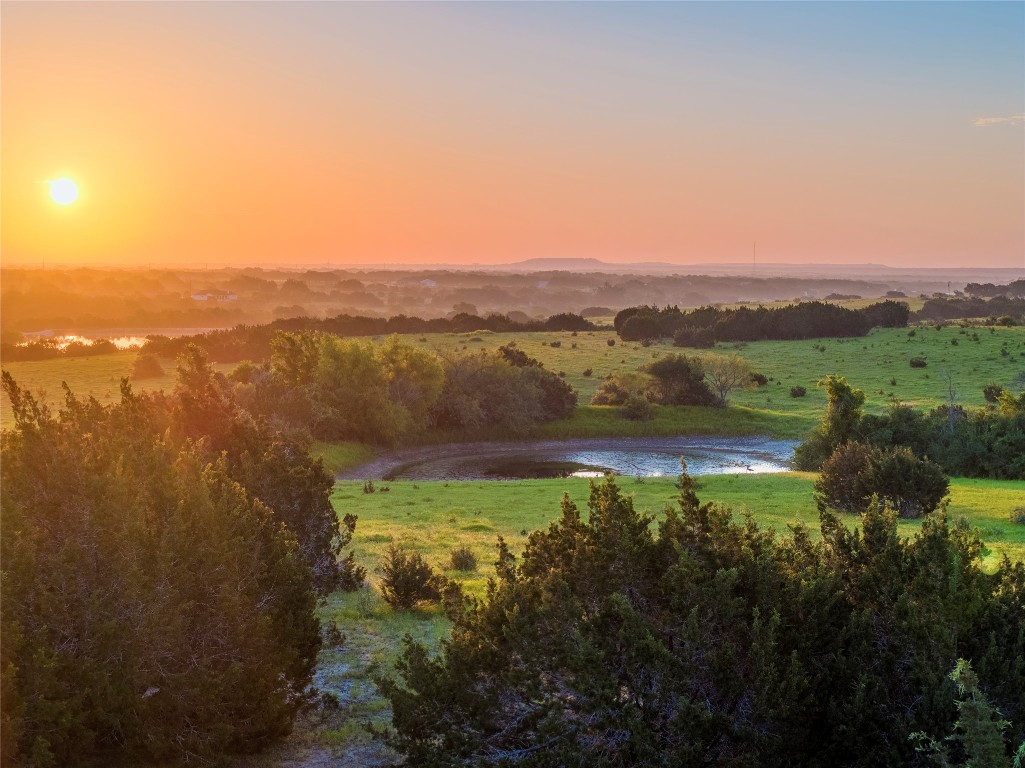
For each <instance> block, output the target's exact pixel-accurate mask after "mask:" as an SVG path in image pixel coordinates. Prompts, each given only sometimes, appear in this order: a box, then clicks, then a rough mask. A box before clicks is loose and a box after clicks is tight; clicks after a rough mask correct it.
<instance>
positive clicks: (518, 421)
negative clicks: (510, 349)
mask: <svg viewBox="0 0 1025 768" xmlns="http://www.w3.org/2000/svg"><path fill="white" fill-rule="evenodd" d="M442 365H443V366H444V368H445V383H444V386H443V387H442V392H441V396H440V397H439V398H438V402H437V404H436V405H435V408H434V413H433V418H434V423H435V425H436V426H439V427H444V428H456V429H463V430H469V431H476V430H480V429H483V428H485V427H488V426H501V427H504V428H505V429H507V430H509V431H510V432H514V433H516V432H523V431H525V430H526V429H527V428H529V427H530V425H531V424H533V423H535V422H536V421H539V420H540V419H541V418H542V416H543V410H542V406H541V403H540V392H539V391H538V389H537V388H536V387H534V386H532V385H531V384H530V383H529V382H528V381H526V380H525V379H524V378H523V376H522V374H521V369H520V368H517V367H515V366H513V365H510V364H509V363H507V362H505V360H503V359H502V357H501V355H488V354H486V353H484V352H481V353H479V354H470V355H453V356H448V357H444V358H442Z"/></svg>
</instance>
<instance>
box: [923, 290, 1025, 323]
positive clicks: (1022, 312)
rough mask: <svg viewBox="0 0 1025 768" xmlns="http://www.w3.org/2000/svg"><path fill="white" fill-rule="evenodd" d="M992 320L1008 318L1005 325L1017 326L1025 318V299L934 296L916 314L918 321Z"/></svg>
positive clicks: (1012, 297) (1002, 296)
mask: <svg viewBox="0 0 1025 768" xmlns="http://www.w3.org/2000/svg"><path fill="white" fill-rule="evenodd" d="M968 317H982V318H991V319H992V320H993V321H994V322H995V321H997V320H999V319H1000V318H1008V320H1009V321H1010V322H1008V320H1005V321H1003V324H1010V325H1016V324H1018V323H1020V322H1021V321H1022V318H1023V317H1025V298H1021V297H1018V298H1015V297H1014V296H1006V295H997V296H994V297H992V298H989V299H986V298H982V296H933V297H932V298H931V299H926V301H925V303H924V304H923V305H922V308H921V309H920V310H918V311H917V312H916V313H915V318H916V319H918V320H956V319H958V318H968Z"/></svg>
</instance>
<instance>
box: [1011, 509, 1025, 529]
mask: <svg viewBox="0 0 1025 768" xmlns="http://www.w3.org/2000/svg"><path fill="white" fill-rule="evenodd" d="M1011 522H1012V523H1017V524H1018V525H1025V507H1015V508H1014V509H1012V510H1011Z"/></svg>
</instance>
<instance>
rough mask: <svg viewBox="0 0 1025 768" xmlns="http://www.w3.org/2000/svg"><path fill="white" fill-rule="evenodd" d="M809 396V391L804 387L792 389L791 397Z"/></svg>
mask: <svg viewBox="0 0 1025 768" xmlns="http://www.w3.org/2000/svg"><path fill="white" fill-rule="evenodd" d="M807 394H808V390H807V389H805V388H804V387H800V386H798V387H791V388H790V396H791V397H804V396H805V395H807Z"/></svg>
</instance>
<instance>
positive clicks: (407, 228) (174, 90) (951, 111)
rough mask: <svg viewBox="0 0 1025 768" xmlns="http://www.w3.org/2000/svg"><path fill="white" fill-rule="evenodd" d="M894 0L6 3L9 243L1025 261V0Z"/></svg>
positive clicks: (501, 258) (112, 250) (246, 256)
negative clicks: (812, 0)
mask: <svg viewBox="0 0 1025 768" xmlns="http://www.w3.org/2000/svg"><path fill="white" fill-rule="evenodd" d="M887 5H888V4H773V3H768V4H744V3H729V4H722V5H717V6H716V5H709V4H703V3H682V4H676V5H674V4H643V5H639V6H638V5H635V6H632V7H630V6H624V5H619V4H601V5H588V4H558V5H546V4H524V5H517V4H494V5H493V4H436V5H434V4H426V5H423V4H416V5H413V4H385V5H383V6H381V5H373V4H359V3H337V4H336V3H302V4H286V3H209V4H208V3H160V4H157V3H141V4H132V3H87V4H67V3H4V5H3V8H2V70H0V73H2V74H0V77H2V81H0V85H2V103H0V108H2V111H0V122H2V137H3V141H2V148H0V152H2V158H0V159H2V177H0V184H2V201H0V205H2V210H0V217H2V218H0V221H2V229H0V258H2V260H3V263H4V264H6V265H11V264H39V263H44V262H45V263H63V264H86V263H101V264H112V265H146V264H152V265H175V264H179V265H186V264H187V265H202V264H207V265H209V266H215V265H221V264H232V265H240V264H290V263H291V264H304V265H308V264H324V263H331V264H336V265H345V264H382V263H386V264H398V263H412V264H417V263H419V264H423V263H447V264H468V263H482V264H487V263H501V262H510V261H516V260H520V259H527V258H536V257H594V258H599V259H603V260H606V261H616V262H635V261H669V262H675V263H681V264H686V263H692V264H693V263H700V262H740V261H746V260H748V259H749V258H750V253H751V243H752V241H754V240H757V241H758V254H759V260H764V261H765V262H770V261H775V262H790V263H802V262H817V263H847V262H852V263H853V262H859V263H864V262H875V263H884V264H890V265H892V266H943V267H982V266H990V267H1017V266H1022V265H1023V258H1025V130H1023V125H1022V123H1023V120H1022V117H1021V115H1022V113H1023V112H1025V104H1023V102H1025V70H1023V68H1022V66H1021V62H1022V59H1023V45H1025V44H1023V42H1022V41H1023V40H1025V5H1022V4H1008V3H995V4H987V3H972V4H957V3H932V4H930V3H914V4H895V5H899V6H900V7H899V8H897V7H891V8H887ZM945 6H950V7H945ZM58 177H69V178H72V179H74V180H75V181H76V182H77V183H78V186H79V191H80V196H79V198H78V200H77V201H76V202H75V203H74V204H72V205H66V206H61V205H55V204H54V203H53V202H52V201H51V200H50V199H49V196H48V188H47V184H46V180H48V179H56V178H58Z"/></svg>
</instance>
